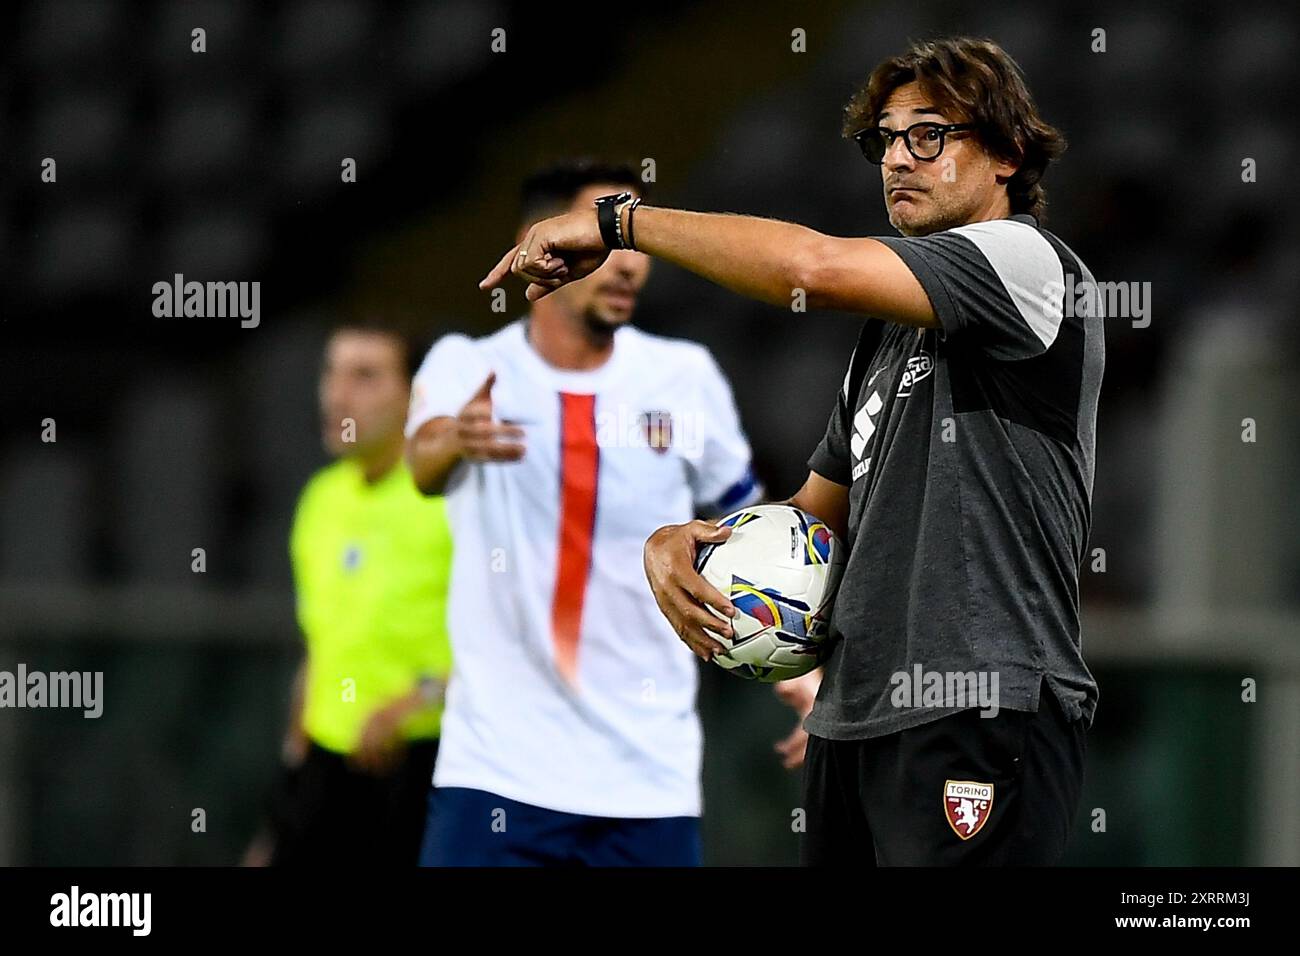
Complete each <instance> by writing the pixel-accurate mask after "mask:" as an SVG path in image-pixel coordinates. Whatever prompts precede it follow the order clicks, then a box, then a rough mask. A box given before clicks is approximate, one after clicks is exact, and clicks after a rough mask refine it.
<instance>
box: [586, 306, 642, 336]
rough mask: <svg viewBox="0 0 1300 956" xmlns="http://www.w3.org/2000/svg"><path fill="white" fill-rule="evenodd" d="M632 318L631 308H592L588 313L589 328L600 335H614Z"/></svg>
mask: <svg viewBox="0 0 1300 956" xmlns="http://www.w3.org/2000/svg"><path fill="white" fill-rule="evenodd" d="M631 320H632V310H631V309H628V310H627V311H624V310H622V309H591V310H590V311H588V312H587V315H586V321H587V328H588V329H589V330H591V331H592V332H594V333H596V334H598V335H613V334H614V333H615V332H617V331H618V330H619V328H620V327H622V326H624V325H627V324H628V322H630V321H631Z"/></svg>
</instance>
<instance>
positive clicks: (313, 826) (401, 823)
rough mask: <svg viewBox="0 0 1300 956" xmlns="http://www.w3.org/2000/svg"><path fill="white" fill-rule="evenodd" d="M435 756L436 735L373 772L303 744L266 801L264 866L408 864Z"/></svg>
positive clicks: (413, 860) (415, 856) (415, 858)
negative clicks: (269, 835) (385, 769)
mask: <svg viewBox="0 0 1300 956" xmlns="http://www.w3.org/2000/svg"><path fill="white" fill-rule="evenodd" d="M437 755H438V742H437V741H436V740H422V741H413V742H411V743H410V744H408V745H407V748H406V753H405V756H404V757H403V758H402V761H401V763H399V764H398V765H397V767H396V768H395V769H394V770H393V771H392V772H391V773H389V774H387V775H385V776H382V777H380V776H372V775H370V774H367V773H361V772H360V771H357V770H354V769H352V767H350V766H349V765H348V764H347V761H346V758H345V757H343V756H342V755H341V754H336V753H334V752H333V751H330V750H326V749H325V748H323V747H319V746H317V745H316V744H314V743H313V744H311V746H310V748H309V750H308V752H307V756H306V758H305V759H304V760H303V762H302V764H301V765H300V766H298V767H297V768H296V769H294V770H291V771H287V772H286V773H285V775H284V777H283V779H282V780H281V782H280V786H279V788H278V790H277V792H276V794H275V796H274V797H273V800H272V811H271V826H272V831H273V834H274V841H275V849H274V851H273V852H272V855H271V865H272V866H358V865H361V866H366V865H369V866H415V865H416V864H417V863H418V862H419V858H420V839H421V837H422V835H423V833H424V818H425V806H426V801H427V799H428V796H429V789H430V787H431V786H432V781H433V764H434V760H435V759H436V758H437Z"/></svg>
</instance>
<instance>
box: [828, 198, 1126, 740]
mask: <svg viewBox="0 0 1300 956" xmlns="http://www.w3.org/2000/svg"><path fill="white" fill-rule="evenodd" d="M880 241H881V242H884V243H886V244H887V245H888V246H889V247H890V248H891V249H893V250H894V251H895V252H896V253H897V254H898V255H899V257H901V258H902V260H903V262H905V263H906V264H907V265H908V267H909V268H910V269H911V270H912V272H913V274H915V276H916V277H917V279H918V280H919V281H920V283H921V285H922V286H923V287H924V289H925V291H926V293H927V295H928V296H929V298H930V302H931V303H932V305H933V306H934V310H935V313H936V315H937V316H938V318H939V321H940V323H941V325H942V329H927V330H919V329H913V328H909V327H907V326H903V325H896V324H892V323H886V322H882V321H879V320H875V319H873V320H869V321H868V322H867V323H866V324H865V325H864V326H863V329H862V333H861V335H860V336H859V339H858V345H857V348H856V349H855V350H854V353H853V356H852V358H851V359H850V362H849V370H848V373H847V374H846V376H845V379H844V386H843V388H842V389H841V391H840V393H839V396H838V399H837V401H836V404H835V408H834V411H833V412H832V413H831V418H830V424H829V426H828V427H827V429H826V436H825V437H824V438H823V439H822V442H821V444H820V445H819V446H818V448H817V450H816V451H815V452H814V454H813V456H812V458H811V459H810V460H809V462H808V464H809V467H810V468H811V469H812V470H813V471H815V472H817V473H818V474H819V475H821V476H823V477H825V478H828V479H830V480H831V481H834V482H837V483H839V484H842V485H846V486H848V487H849V529H848V535H849V540H848V547H849V557H848V564H847V566H846V568H845V571H844V578H843V582H842V584H841V586H840V591H839V595H838V598H837V600H836V603H835V608H834V612H833V615H832V620H831V629H832V633H833V634H835V635H836V636H838V637H839V638H841V639H840V640H839V641H838V642H837V643H836V645H835V648H834V650H833V651H832V652H831V655H830V657H829V659H828V662H827V665H826V675H825V679H824V681H823V683H822V687H821V691H820V692H819V694H818V696H817V702H816V705H815V706H814V707H813V710H812V713H811V714H810V715H809V717H808V719H807V721H806V723H805V727H806V728H807V730H808V731H809V732H810V733H813V734H816V735H818V736H820V737H826V738H831V739H858V738H867V737H877V736H881V735H883V734H889V733H894V732H896V731H899V730H904V729H906V728H908V727H914V726H917V725H920V724H924V723H927V722H929V721H931V720H937V719H938V718H940V717H944V716H946V715H948V714H952V713H955V712H957V711H960V710H964V709H967V708H968V707H970V706H978V705H977V704H976V703H975V701H972V700H970V699H969V697H967V698H964V699H963V698H958V697H956V696H954V695H953V694H952V693H951V692H952V691H953V690H954V689H955V688H957V687H962V686H963V684H962V683H961V679H960V678H958V679H957V681H956V682H954V680H953V678H952V676H951V675H971V674H974V675H977V676H978V675H980V674H981V673H982V674H983V675H985V678H989V677H990V675H993V674H996V680H997V684H996V688H997V697H996V700H997V705H998V706H999V707H1000V708H1006V709H1011V710H1024V711H1036V710H1037V709H1038V694H1039V687H1040V686H1041V684H1042V681H1043V679H1044V678H1045V679H1046V682H1047V686H1048V687H1049V688H1050V689H1051V691H1052V692H1053V693H1055V694H1056V697H1057V699H1058V700H1059V701H1060V703H1061V706H1062V708H1063V710H1064V712H1065V714H1066V715H1067V716H1068V717H1069V718H1071V719H1076V718H1079V717H1083V718H1085V719H1086V720H1087V722H1088V724H1089V725H1091V722H1092V716H1093V712H1094V710H1095V708H1096V703H1097V685H1096V682H1095V681H1094V680H1093V678H1092V675H1091V674H1090V673H1089V671H1088V668H1087V667H1086V666H1085V665H1084V662H1083V657H1082V655H1081V652H1080V635H1079V567H1080V564H1081V562H1082V561H1083V559H1084V557H1085V550H1086V546H1087V539H1088V526H1089V521H1090V507H1091V497H1092V478H1093V448H1094V433H1095V428H1096V419H1097V393H1098V391H1099V389H1100V387H1101V376H1102V367H1103V365H1104V361H1105V358H1104V342H1103V332H1102V321H1103V317H1102V315H1101V314H1100V313H1101V310H1100V308H1099V307H1098V306H1097V303H1096V299H1095V297H1093V298H1092V299H1090V300H1088V304H1089V305H1090V307H1089V308H1079V307H1078V305H1079V302H1082V301H1084V300H1083V299H1082V298H1081V297H1080V290H1083V289H1091V288H1095V285H1094V284H1093V277H1092V274H1091V273H1090V272H1089V271H1088V269H1087V268H1086V267H1085V266H1084V265H1083V263H1082V262H1081V261H1080V259H1079V258H1078V257H1077V256H1076V255H1075V254H1074V253H1073V252H1071V251H1070V249H1068V248H1067V247H1066V246H1065V244H1064V243H1062V242H1061V241H1060V240H1059V239H1057V238H1056V237H1055V236H1053V235H1052V234H1051V233H1049V232H1047V231H1045V230H1043V229H1040V228H1039V227H1038V224H1037V222H1036V221H1035V220H1034V219H1033V217H1031V216H1027V215H1018V216H1014V217H1012V218H1010V219H999V220H994V221H991V222H978V223H972V224H970V225H966V226H961V227H959V228H956V229H950V230H947V231H944V232H940V233H935V234H933V235H929V236H922V237H915V238H882V239H881V240H880ZM1067 293H1068V296H1067ZM1076 297H1079V302H1076ZM932 675H939V677H938V678H935V677H932ZM944 675H948V676H947V677H944ZM917 678H921V681H918V680H917ZM966 679H967V681H969V677H967V678H966ZM935 680H942V681H943V686H944V687H945V688H946V692H945V695H944V697H943V698H942V699H940V698H938V697H936V696H935V695H931V694H928V693H927V694H922V693H920V688H921V683H922V682H929V686H931V687H938V686H939V684H937V683H935V682H934V681H935ZM964 686H965V688H967V689H969V688H971V687H973V685H972V684H970V683H966V684H965V685H964ZM986 686H988V687H992V686H993V685H992V680H991V679H989V680H988V681H987V685H986ZM913 691H915V692H916V693H913ZM972 696H973V695H972Z"/></svg>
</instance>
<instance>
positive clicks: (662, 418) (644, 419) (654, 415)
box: [641, 412, 673, 455]
mask: <svg viewBox="0 0 1300 956" xmlns="http://www.w3.org/2000/svg"><path fill="white" fill-rule="evenodd" d="M641 428H642V430H643V431H644V432H645V440H646V444H647V445H649V446H650V447H651V448H653V449H654V450H655V451H657V452H658V453H659V454H661V455H662V454H663V453H664V452H666V451H667V450H668V449H669V447H671V446H672V443H673V416H672V414H671V413H669V412H642V413H641Z"/></svg>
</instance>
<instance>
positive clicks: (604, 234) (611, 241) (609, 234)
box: [596, 192, 632, 249]
mask: <svg viewBox="0 0 1300 956" xmlns="http://www.w3.org/2000/svg"><path fill="white" fill-rule="evenodd" d="M631 198H632V194H631V193H630V192H621V193H618V194H617V195H612V196H601V197H600V198H599V199H597V200H596V223H597V224H598V225H599V226H600V238H601V240H602V241H603V242H604V243H605V248H606V249H627V248H628V244H627V241H626V240H625V239H624V238H623V224H622V223H621V222H619V220H618V207H619V206H621V205H623V203H625V202H628V201H629V200H630V199H631Z"/></svg>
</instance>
